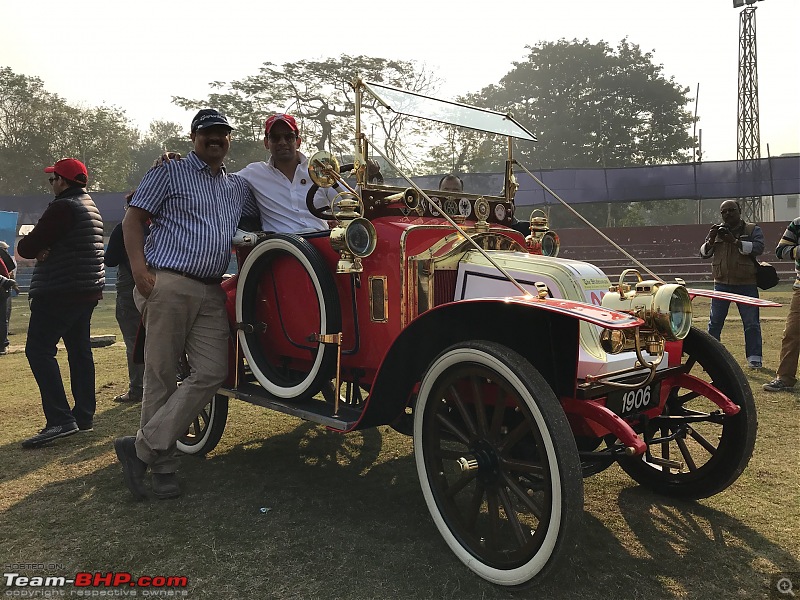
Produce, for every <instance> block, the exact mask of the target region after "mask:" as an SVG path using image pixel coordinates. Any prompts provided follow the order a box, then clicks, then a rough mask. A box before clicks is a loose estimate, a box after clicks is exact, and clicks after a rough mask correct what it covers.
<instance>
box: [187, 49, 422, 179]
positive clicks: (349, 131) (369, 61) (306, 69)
mask: <svg viewBox="0 0 800 600" xmlns="http://www.w3.org/2000/svg"><path fill="white" fill-rule="evenodd" d="M357 75H358V76H360V77H361V78H363V79H364V80H368V81H374V82H376V83H384V84H386V85H392V86H395V87H401V88H403V89H407V90H411V91H417V92H426V91H429V90H431V89H432V88H433V87H434V86H435V84H436V81H437V80H436V79H435V78H434V77H433V75H432V74H431V73H430V72H428V71H427V70H426V69H425V68H424V67H420V66H418V65H417V64H415V63H414V62H408V61H396V60H387V59H383V58H372V57H368V56H355V57H352V56H347V55H343V56H341V57H339V58H329V59H325V60H318V61H308V60H301V61H298V62H294V63H284V64H283V65H280V66H279V65H276V64H274V63H271V62H266V63H264V64H263V65H262V66H261V68H260V69H259V73H258V74H257V75H252V76H249V77H246V78H244V79H242V80H239V81H233V82H231V83H230V84H225V83H222V82H214V83H212V84H211V85H212V87H213V88H215V89H217V90H220V92H219V93H213V94H211V95H210V96H209V97H208V98H207V99H205V100H190V99H187V98H183V97H179V96H177V97H173V102H174V103H175V104H177V105H178V106H181V107H183V108H187V109H193V110H196V109H199V108H203V107H208V106H212V107H214V108H216V109H218V110H220V111H221V112H224V113H225V114H226V115H227V116H228V118H229V119H231V120H232V121H233V124H234V125H235V127H236V134H237V136H241V137H242V138H244V139H247V140H249V141H253V142H258V143H259V144H261V140H263V136H264V132H263V129H262V128H263V124H264V121H265V120H266V118H267V117H268V116H269V115H270V114H272V113H276V112H289V113H292V114H293V115H295V116H296V117H298V124H299V126H300V128H301V135H302V137H303V138H304V139H305V141H306V145H307V146H308V145H313V146H315V147H316V148H317V149H318V150H329V151H331V152H334V153H338V154H345V155H351V154H352V152H353V141H354V140H353V139H352V138H353V118H354V116H355V103H354V90H353V87H352V82H353V79H354V78H355V77H356V76H357ZM365 104H366V106H367V107H368V108H369V109H370V110H369V113H370V114H369V118H367V116H366V115H364V117H365V121H364V124H363V126H364V131H365V132H366V133H367V134H370V133H371V129H370V126H371V125H372V124H374V125H376V126H377V127H378V131H379V133H380V134H381V135H380V137H381V142H380V143H381V146H382V150H383V151H384V152H385V153H386V154H387V155H388V156H389V157H390V158H391V159H392V160H394V161H399V162H405V163H408V162H410V160H411V159H410V158H409V156H408V154H407V153H406V147H405V145H404V144H403V143H402V140H403V137H404V136H403V134H404V133H405V132H406V131H407V130H408V129H409V128H411V127H413V126H412V125H411V124H410V122H409V119H408V117H405V116H404V115H398V114H396V113H387V112H385V111H382V110H381V111H379V110H378V108H377V105H376V103H375V102H374V101H373V100H372V99H371V98H367V97H365ZM250 151H252V148H251V146H249V142H248V143H244V144H242V148H241V149H239V147H238V145H237V146H232V148H231V154H230V155H231V156H232V157H233V162H235V163H240V162H241V159H240V154H241V153H246V152H250ZM259 154H260V157H263V154H264V148H263V145H261V147H260V149H259ZM248 162H249V161H248ZM239 166H243V165H239Z"/></svg>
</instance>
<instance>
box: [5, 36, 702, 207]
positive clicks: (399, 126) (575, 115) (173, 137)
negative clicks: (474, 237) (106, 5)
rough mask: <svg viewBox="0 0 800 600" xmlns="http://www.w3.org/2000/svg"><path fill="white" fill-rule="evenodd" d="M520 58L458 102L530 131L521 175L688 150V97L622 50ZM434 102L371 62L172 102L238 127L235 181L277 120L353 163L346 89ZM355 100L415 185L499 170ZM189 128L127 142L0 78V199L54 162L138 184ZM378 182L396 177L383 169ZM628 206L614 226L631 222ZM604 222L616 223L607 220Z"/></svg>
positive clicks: (453, 133) (494, 159) (443, 129)
mask: <svg viewBox="0 0 800 600" xmlns="http://www.w3.org/2000/svg"><path fill="white" fill-rule="evenodd" d="M526 49H527V51H528V55H527V57H526V58H525V59H524V60H521V61H520V62H516V63H514V65H513V68H512V69H511V70H510V71H509V72H508V73H507V74H506V75H505V76H504V77H503V78H502V79H501V80H500V81H499V82H498V83H496V84H493V85H490V86H487V87H485V88H484V89H482V90H480V91H475V92H471V93H469V94H467V95H465V96H463V97H461V98H458V100H459V101H461V102H464V103H466V104H470V105H474V106H483V107H486V108H490V109H493V110H497V111H500V112H510V113H512V114H513V115H514V116H515V118H516V119H517V120H518V121H519V122H521V123H522V124H523V125H525V126H526V127H527V128H528V129H529V130H531V131H532V132H534V133H535V134H536V135H537V137H538V138H539V142H538V144H534V143H529V142H516V148H515V156H516V157H517V159H518V160H519V161H520V162H522V163H523V164H525V165H526V166H527V167H528V168H533V169H547V168H566V167H573V168H583V167H622V166H629V165H644V164H659V163H670V162H680V161H685V160H688V159H689V156H690V155H689V151H690V149H691V148H692V145H693V144H692V138H691V136H690V126H691V125H692V123H693V116H692V114H691V113H690V111H689V110H688V109H687V105H688V103H689V102H690V100H691V98H689V96H688V93H689V89H688V88H686V87H683V86H680V85H679V84H678V83H676V82H675V81H674V79H673V78H671V77H670V78H667V77H666V76H665V75H664V73H663V66H662V65H658V64H655V63H654V62H653V55H652V53H650V52H643V51H642V50H641V49H640V47H639V46H637V45H636V44H633V43H631V42H629V41H628V40H627V39H623V40H622V41H620V42H619V43H618V44H617V46H616V47H612V46H610V45H609V44H608V43H607V42H604V41H600V42H597V43H590V42H589V41H588V40H583V41H578V40H572V41H567V40H563V39H562V40H559V41H557V42H539V43H537V44H535V45H533V46H526ZM356 75H358V76H359V77H361V78H362V79H364V80H366V81H374V82H377V83H383V84H386V85H390V86H394V87H399V88H403V89H405V90H409V91H414V92H418V93H422V94H426V95H435V93H436V89H437V87H438V85H439V83H440V81H439V78H438V77H437V76H436V75H435V74H434V73H432V72H430V71H428V70H427V69H426V68H425V67H423V66H421V65H419V64H417V63H415V62H413V61H398V60H390V59H385V58H375V57H368V56H363V55H362V56H347V55H343V56H340V57H337V58H327V59H319V60H300V61H296V62H290V63H284V64H282V65H277V64H275V63H271V62H265V63H264V64H263V65H262V66H261V67H260V68H259V71H258V73H256V74H254V75H251V76H248V77H245V78H243V79H241V80H236V81H231V82H230V83H226V82H219V81H217V82H212V83H211V84H209V85H210V89H211V93H210V94H209V95H208V97H206V98H202V99H189V98H185V97H182V96H174V97H173V102H174V103H175V104H176V105H178V106H181V107H183V108H186V109H190V110H196V109H199V108H205V107H214V108H217V109H218V110H220V111H222V112H224V113H225V114H227V116H228V118H229V119H230V120H231V122H232V124H234V126H235V127H236V131H235V132H234V143H233V144H232V145H231V151H230V154H229V156H228V158H227V159H226V163H227V164H228V166H229V168H230V169H231V170H236V169H238V168H241V167H243V166H245V165H246V164H247V163H249V162H252V161H255V160H263V158H264V156H265V149H264V146H263V136H264V132H263V123H264V120H265V119H266V117H267V116H268V115H270V114H272V113H275V112H290V113H292V114H294V115H295V116H297V117H298V123H299V125H300V127H301V135H302V137H303V138H304V147H305V148H308V149H314V148H315V149H324V150H329V151H331V152H333V153H335V154H339V155H340V156H342V158H344V159H349V158H350V156H351V155H352V152H353V140H352V133H353V117H354V114H355V104H354V100H355V99H354V91H353V87H352V82H353V78H354V77H355V76H356ZM371 102H372V100H371V99H370V98H368V97H365V105H366V111H364V113H363V114H362V131H364V132H365V133H366V134H367V135H368V136H369V137H370V138H371V139H372V141H373V143H374V144H377V146H378V147H379V148H381V150H382V152H383V153H384V154H386V155H387V156H388V157H389V158H390V159H391V160H392V161H394V162H396V163H398V164H399V165H400V166H401V167H404V168H410V169H411V171H412V173H413V174H423V173H443V172H448V171H450V172H458V173H476V172H497V171H500V170H502V169H503V164H504V160H505V157H506V154H507V152H506V140H505V138H502V137H501V136H492V135H486V134H483V133H481V132H476V131H471V130H465V129H458V128H453V127H448V126H445V125H442V126H437V125H435V124H431V123H427V122H426V123H425V129H424V130H422V129H421V124H420V123H419V122H418V121H417V120H416V119H413V118H409V117H406V116H404V115H399V114H397V113H394V112H391V111H387V110H385V109H383V108H381V107H378V106H376V105H375V104H371ZM190 148H191V146H190V142H189V140H188V135H187V132H186V131H185V129H184V128H183V127H182V126H181V125H178V124H176V123H170V122H164V121H153V122H152V123H151V124H150V127H149V129H148V130H147V131H145V132H140V131H137V130H136V128H135V127H134V126H133V125H132V124H131V122H130V121H129V119H128V118H127V116H126V115H125V112H124V111H123V110H122V109H119V108H116V107H109V106H100V107H80V106H71V105H69V104H68V103H67V102H66V101H64V99H62V98H61V97H59V96H58V95H56V94H53V93H50V92H48V91H47V90H45V88H44V85H43V83H42V81H41V80H40V79H38V78H36V77H27V76H24V75H18V74H15V73H13V72H12V71H11V69H9V68H0V194H29V193H37V192H45V191H49V190H47V187H46V184H45V181H46V180H45V179H44V177H43V176H42V167H43V166H44V165H47V164H52V163H53V161H55V160H58V159H59V158H62V157H64V156H74V157H76V158H79V159H81V160H82V161H84V162H85V163H86V165H87V167H88V168H89V172H90V189H93V190H101V191H123V190H127V189H131V188H133V187H135V186H136V185H137V184H138V182H139V181H140V180H141V178H142V176H143V175H144V173H145V171H146V170H147V169H148V168H149V167H150V165H151V164H152V161H153V158H154V157H155V156H158V155H159V154H160V153H161V152H162V151H163V150H164V149H169V150H178V151H180V152H183V153H185V152H187V151H188V150H189V149H190ZM385 174H386V175H392V173H391V172H390V171H389V172H386V171H385ZM630 208H631V207H627V206H620V207H616V206H615V207H613V208H612V209H610V210H612V211H619V210H621V211H623V212H625V211H627V212H626V213H625V215H619V216H620V218H622V217H624V218H630V219H635V218H637V216H636V214H634V213H635V211H633V210H630ZM605 217H606V219H602V220H611V219H613V220H618V219H617V218H616V217H615V216H614V215H612V214H611V213H608V214H606V215H605Z"/></svg>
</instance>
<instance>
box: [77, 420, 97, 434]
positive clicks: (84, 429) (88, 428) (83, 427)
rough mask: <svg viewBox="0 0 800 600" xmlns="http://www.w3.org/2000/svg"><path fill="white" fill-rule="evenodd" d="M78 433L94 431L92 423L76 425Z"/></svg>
mask: <svg viewBox="0 0 800 600" xmlns="http://www.w3.org/2000/svg"><path fill="white" fill-rule="evenodd" d="M78 431H79V432H81V433H84V432H87V431H94V423H91V422H90V423H78Z"/></svg>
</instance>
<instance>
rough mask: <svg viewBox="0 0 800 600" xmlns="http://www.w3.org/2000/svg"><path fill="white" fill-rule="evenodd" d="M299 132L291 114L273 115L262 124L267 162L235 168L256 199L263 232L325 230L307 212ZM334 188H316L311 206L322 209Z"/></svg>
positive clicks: (324, 223) (323, 224) (307, 185)
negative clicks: (239, 169) (238, 169)
mask: <svg viewBox="0 0 800 600" xmlns="http://www.w3.org/2000/svg"><path fill="white" fill-rule="evenodd" d="M301 142H302V139H301V137H300V131H299V129H298V127H297V122H296V121H295V118H294V117H293V116H292V115H287V114H275V115H272V116H271V117H270V118H269V119H267V121H266V123H265V124H264V147H265V148H266V149H267V150H269V153H270V157H269V159H268V160H267V161H260V162H254V163H250V164H249V165H247V166H246V167H245V168H244V169H242V170H241V171H239V172H238V173H237V175H239V176H241V177H243V178H244V179H245V180H246V181H247V183H248V185H249V186H250V189H251V190H252V191H253V194H254V195H255V197H256V201H257V202H258V207H259V211H260V213H261V225H262V227H263V228H264V230H265V231H276V232H278V233H304V232H309V231H319V230H325V229H328V222H327V221H324V220H322V219H320V218H317V217H315V216H314V215H312V214H311V213H310V212H309V211H308V207H307V206H306V196H307V194H308V192H309V189H310V188H311V186H312V185H313V183H314V182H313V181H311V177H309V175H308V158H307V157H306V156H305V155H304V154H303V153H302V152H300V143H301ZM337 193H338V190H335V189H333V188H320V189H319V190H317V192H316V194H315V195H314V205H315V206H317V207H320V208H324V207H326V206H329V205H330V201H331V200H332V199H333V198H334V197H335V196H336V194H337Z"/></svg>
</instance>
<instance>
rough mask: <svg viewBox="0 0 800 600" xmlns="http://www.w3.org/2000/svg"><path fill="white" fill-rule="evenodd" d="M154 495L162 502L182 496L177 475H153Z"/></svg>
mask: <svg viewBox="0 0 800 600" xmlns="http://www.w3.org/2000/svg"><path fill="white" fill-rule="evenodd" d="M153 494H155V496H156V498H160V499H161V500H166V499H167V498H177V497H178V496H180V495H181V486H180V484H179V483H178V476H177V475H176V474H175V473H153Z"/></svg>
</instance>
